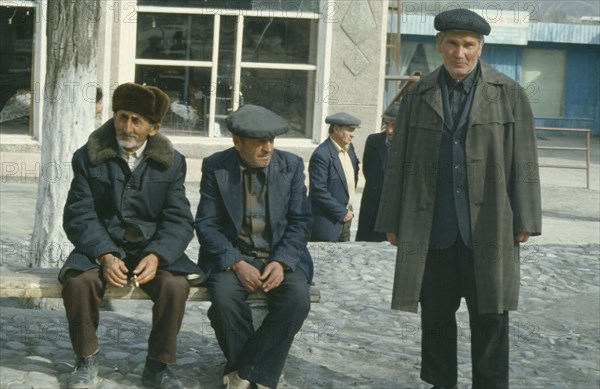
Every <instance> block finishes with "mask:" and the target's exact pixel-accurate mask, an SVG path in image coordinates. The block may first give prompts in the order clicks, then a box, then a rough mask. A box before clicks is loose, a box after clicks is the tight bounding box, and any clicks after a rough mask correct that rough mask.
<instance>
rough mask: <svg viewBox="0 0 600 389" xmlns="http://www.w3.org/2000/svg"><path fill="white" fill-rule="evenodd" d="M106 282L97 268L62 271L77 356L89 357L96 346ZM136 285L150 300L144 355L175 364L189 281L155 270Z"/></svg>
mask: <svg viewBox="0 0 600 389" xmlns="http://www.w3.org/2000/svg"><path fill="white" fill-rule="evenodd" d="M106 285H107V283H106V281H104V279H103V278H102V276H101V270H100V269H99V268H95V269H90V270H88V271H85V272H82V271H78V270H69V271H68V272H67V273H66V274H65V277H64V282H63V289H62V297H63V303H64V305H65V310H66V313H67V320H68V321H69V336H70V337H71V344H72V345H73V351H74V352H75V354H76V355H77V356H79V357H87V356H90V355H92V354H93V353H94V352H95V351H96V350H97V349H98V338H97V336H96V330H97V329H98V323H99V318H100V303H101V302H102V298H103V297H104V291H105V289H106ZM140 288H142V289H143V290H144V292H146V293H147V294H148V296H150V299H152V301H153V302H154V306H153V308H152V331H151V332H150V337H149V338H148V357H149V358H151V359H154V360H157V361H160V362H163V363H167V364H172V363H175V359H176V349H177V334H178V333H179V329H180V328H181V322H182V320H183V314H184V312H185V303H186V301H187V297H188V294H189V291H190V287H189V284H188V282H187V280H186V279H185V277H184V276H179V275H175V274H173V273H171V272H169V271H168V270H163V269H159V270H158V271H157V272H156V277H155V278H154V279H153V280H152V281H150V282H148V283H146V284H144V285H140Z"/></svg>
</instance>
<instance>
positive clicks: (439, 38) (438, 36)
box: [435, 32, 442, 53]
mask: <svg viewBox="0 0 600 389" xmlns="http://www.w3.org/2000/svg"><path fill="white" fill-rule="evenodd" d="M435 42H436V45H437V51H439V52H440V53H441V52H442V50H441V49H440V45H441V44H442V34H440V33H439V32H438V33H436V34H435Z"/></svg>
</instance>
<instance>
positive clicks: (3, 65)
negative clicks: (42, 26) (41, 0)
mask: <svg viewBox="0 0 600 389" xmlns="http://www.w3.org/2000/svg"><path fill="white" fill-rule="evenodd" d="M34 25H35V11H34V9H33V8H26V7H18V8H17V7H0V37H1V38H0V58H1V59H2V60H0V130H1V131H0V132H2V133H3V134H7V133H15V134H26V133H29V132H30V124H29V123H30V120H29V113H30V111H31V101H32V99H31V91H32V90H33V88H32V85H31V79H32V67H33V33H34Z"/></svg>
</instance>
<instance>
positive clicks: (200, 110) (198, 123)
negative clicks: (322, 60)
mask: <svg viewBox="0 0 600 389" xmlns="http://www.w3.org/2000/svg"><path fill="white" fill-rule="evenodd" d="M144 3H146V4H147V2H144ZM190 4H191V2H190ZM199 8H201V7H199ZM239 17H240V16H237V15H220V16H219V18H220V23H219V26H220V29H219V39H218V41H219V46H218V47H214V48H213V33H214V23H215V15H214V14H207V15H202V14H172V13H149V12H141V13H140V14H139V15H138V25H137V34H138V35H137V46H136V60H137V61H138V62H137V65H136V68H135V81H136V82H138V83H146V84H148V85H155V86H157V87H159V88H161V89H163V90H164V91H165V92H166V93H167V94H168V95H169V97H170V98H171V107H170V110H169V112H168V113H167V115H166V117H165V121H164V122H163V128H164V129H165V130H166V132H169V133H184V134H185V133H187V134H195V135H204V136H208V135H209V132H208V130H209V128H212V132H211V133H210V135H211V136H214V137H220V136H230V135H231V134H230V133H229V131H228V130H227V128H226V125H225V118H226V117H227V115H228V114H230V113H231V111H232V109H233V107H234V106H235V105H236V104H239V105H241V104H244V103H252V104H257V105H261V106H264V107H266V108H268V109H271V110H273V111H274V112H277V113H278V114H279V115H281V116H282V117H283V118H285V119H286V120H288V121H289V122H290V125H291V127H292V131H291V133H290V134H288V136H292V137H302V138H304V137H308V138H310V137H312V128H311V126H309V125H308V123H312V117H313V106H314V101H315V99H314V88H315V71H314V70H313V69H312V68H314V65H315V64H316V47H317V31H318V20H317V19H286V18H273V17H255V16H252V17H251V16H244V25H243V28H244V30H243V38H242V42H241V46H242V50H241V57H242V58H236V55H239V54H237V51H236V37H237V33H238V30H237V29H238V28H239V24H238V20H239V19H238V18H239ZM238 43H239V42H238ZM213 50H214V51H217V52H218V60H217V63H216V64H211V63H212V59H213V58H212V53H213ZM161 60H162V61H164V60H167V61H170V62H169V63H168V66H165V65H164V62H163V63H160V64H155V61H161ZM183 61H202V62H204V63H196V64H194V65H197V66H188V65H189V63H187V62H183ZM257 62H259V63H260V65H256V64H253V63H257ZM236 63H241V65H238V66H240V68H241V69H237V70H238V71H239V72H240V73H236ZM280 64H285V66H286V67H291V68H292V70H283V69H281V67H282V65H280ZM306 65H309V66H306ZM254 67H261V68H260V69H256V68H254ZM263 67H264V69H263ZM295 67H298V68H300V70H296V69H294V68H295ZM307 67H308V69H307ZM213 71H216V80H215V82H214V83H211V75H212V72H213ZM236 74H241V76H240V80H239V82H240V85H239V88H237V85H235V84H236V79H235V77H236ZM238 90H239V96H236V95H235V93H237V91H238ZM213 100H214V106H215V111H214V116H213V117H212V119H214V126H210V125H209V124H210V120H211V116H210V106H211V103H213Z"/></svg>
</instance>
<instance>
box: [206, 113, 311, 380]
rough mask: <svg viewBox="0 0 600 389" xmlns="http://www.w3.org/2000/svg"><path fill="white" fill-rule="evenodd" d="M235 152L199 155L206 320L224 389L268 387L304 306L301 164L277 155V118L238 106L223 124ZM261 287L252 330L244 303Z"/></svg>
mask: <svg viewBox="0 0 600 389" xmlns="http://www.w3.org/2000/svg"><path fill="white" fill-rule="evenodd" d="M226 123H227V128H228V129H229V131H230V132H231V133H232V134H233V143H234V147H232V148H230V149H227V150H225V151H221V152H217V153H215V154H213V155H211V156H209V157H207V158H205V159H204V161H203V163H202V179H201V181H200V203H199V204H198V211H197V213H196V221H195V226H196V233H197V235H198V240H199V241H200V245H201V246H200V256H199V265H200V267H201V268H203V269H204V270H205V272H206V274H207V275H208V280H207V282H206V284H207V287H208V289H209V291H210V295H211V306H210V309H209V310H208V317H209V319H210V322H211V325H212V327H213V328H214V330H215V335H216V337H217V340H218V341H219V346H220V347H221V350H223V353H224V354H225V358H226V359H227V364H226V365H225V371H224V383H225V385H226V387H227V389H233V388H236V389H238V388H240V389H245V388H249V387H251V385H254V384H256V385H258V387H259V388H264V387H268V388H276V387H277V383H278V381H279V377H280V375H281V372H282V370H283V365H284V364H285V360H286V358H287V355H288V352H289V349H290V347H291V345H292V340H293V338H294V335H295V334H296V333H297V332H298V331H299V330H300V328H301V327H302V323H303V322H304V319H306V317H307V315H308V312H309V310H310V294H309V286H310V282H311V280H312V275H313V262H312V258H311V256H310V253H309V252H308V249H307V241H308V238H309V235H310V226H311V222H312V215H311V210H310V203H309V201H308V197H307V196H306V186H305V184H304V179H305V176H304V163H303V161H302V159H301V158H300V157H298V156H297V155H294V154H291V153H288V152H284V151H280V150H275V149H274V146H273V145H274V140H275V137H276V136H277V135H282V134H284V133H286V132H287V131H288V130H289V124H288V123H287V121H285V120H284V119H283V118H281V117H280V116H278V115H277V114H275V113H274V112H271V111H269V110H267V109H265V108H263V107H259V106H254V105H244V106H242V107H240V108H239V109H238V110H237V111H235V112H234V113H232V114H231V115H229V116H228V117H227V119H226ZM256 290H262V291H264V292H265V293H267V295H268V297H269V304H268V309H269V313H268V314H267V316H266V317H265V319H264V320H263V322H262V325H261V326H260V327H259V328H258V330H256V331H254V328H253V325H252V314H251V310H250V307H249V306H248V304H247V303H246V297H247V296H248V293H250V292H253V291H256Z"/></svg>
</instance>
